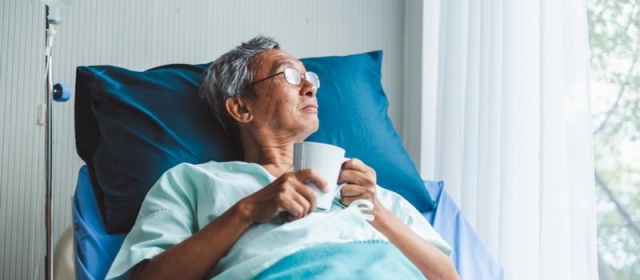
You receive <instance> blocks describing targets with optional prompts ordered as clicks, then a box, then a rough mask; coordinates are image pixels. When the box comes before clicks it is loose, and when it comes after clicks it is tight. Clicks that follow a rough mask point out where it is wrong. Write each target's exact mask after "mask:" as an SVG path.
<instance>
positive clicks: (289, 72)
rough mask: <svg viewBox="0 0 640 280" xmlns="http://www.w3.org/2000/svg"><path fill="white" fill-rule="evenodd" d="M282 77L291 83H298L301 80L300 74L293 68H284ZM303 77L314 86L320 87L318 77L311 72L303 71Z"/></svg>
mask: <svg viewBox="0 0 640 280" xmlns="http://www.w3.org/2000/svg"><path fill="white" fill-rule="evenodd" d="M284 78H285V79H286V80H287V82H288V83H290V84H292V85H299V84H300V82H301V78H302V74H300V72H298V70H296V69H293V68H287V69H284ZM304 78H305V79H307V80H308V81H309V82H311V83H312V84H313V85H314V86H315V87H316V88H320V78H318V75H317V74H316V73H313V72H307V73H304Z"/></svg>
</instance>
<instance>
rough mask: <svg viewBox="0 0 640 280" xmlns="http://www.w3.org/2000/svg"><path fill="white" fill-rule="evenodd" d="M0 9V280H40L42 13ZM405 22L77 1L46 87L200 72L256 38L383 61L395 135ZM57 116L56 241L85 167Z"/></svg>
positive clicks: (332, 8)
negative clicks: (78, 72)
mask: <svg viewBox="0 0 640 280" xmlns="http://www.w3.org/2000/svg"><path fill="white" fill-rule="evenodd" d="M249 7H250V8H249ZM0 8H1V9H0V15H1V18H0V24H1V26H0V35H1V36H0V40H1V41H0V90H1V91H2V97H3V102H2V103H1V104H0V110H1V111H0V117H1V118H2V121H1V122H0V133H2V137H1V138H0V149H2V150H1V152H2V154H1V156H0V164H1V166H0V225H2V231H1V232H0V258H1V259H0V278H1V279H41V278H42V277H41V275H42V271H41V266H42V255H43V252H44V249H43V243H44V242H43V240H44V238H43V233H42V230H43V228H44V226H43V219H42V215H43V213H44V209H43V203H42V202H43V199H44V198H43V191H44V173H43V172H44V127H42V126H37V125H36V115H37V108H38V104H41V103H44V77H45V76H44V34H45V33H44V6H43V4H42V3H41V2H40V1H36V0H3V1H1V4H0ZM404 14H405V1H397V0H348V1H344V0H324V1H321V0H304V1H295V0H272V1H259V0H236V1H232V0H225V1H222V0H219V1H209V0H110V1H99V0H82V1H81V0H77V1H75V2H74V3H72V4H71V5H69V6H68V7H66V8H65V9H63V13H62V19H63V21H62V24H61V25H60V26H59V27H58V31H59V32H58V34H57V35H56V38H55V42H54V49H53V66H54V68H53V69H54V81H56V82H64V83H67V84H69V85H70V86H71V87H73V86H74V83H75V67H76V66H79V65H94V64H112V65H119V66H123V67H127V68H131V69H135V70H144V69H147V68H150V67H154V66H158V65H161V64H167V63H176V62H182V63H202V62H208V61H211V60H213V59H215V58H216V57H218V56H219V55H220V54H222V53H223V52H225V51H227V50H229V49H230V48H232V47H234V46H236V45H238V44H239V43H240V42H242V41H246V40H248V39H249V38H251V37H253V36H255V35H258V34H262V35H268V36H272V37H274V38H275V39H276V40H278V41H279V42H280V43H281V45H282V47H283V49H285V50H287V51H289V52H290V53H292V54H293V55H296V56H299V57H309V56H324V55H346V54H351V53H357V52H365V51H371V50H378V49H382V50H383V51H384V61H383V85H384V87H385V90H386V92H387V94H388V95H389V100H390V105H391V106H390V109H389V113H390V116H391V118H392V120H393V121H394V124H395V125H396V128H397V129H398V131H399V132H400V133H401V135H402V132H403V127H402V125H403V123H405V122H404V121H403V116H404V113H403V103H404V99H403V95H404V87H405V81H404V78H403V77H404V76H403V74H404V71H405V70H404V69H405V65H404V61H405V57H404V56H405V53H404V50H405V48H404V42H405V38H404V36H405V35H404V34H405V32H404V25H405V19H404ZM53 109H54V122H53V125H54V168H53V170H54V185H53V186H54V189H55V190H54V220H53V222H54V225H55V229H54V240H57V238H58V237H59V235H60V234H61V233H62V232H63V231H64V229H65V228H66V227H67V226H69V225H70V224H71V211H70V202H71V196H72V194H73V189H74V186H75V183H76V179H77V173H78V169H79V168H80V166H81V165H82V164H83V162H82V161H81V160H80V158H79V157H78V156H77V154H76V150H75V139H74V125H73V98H72V99H71V100H70V101H69V102H66V103H56V104H54V108H53ZM414 158H415V157H414ZM38 269H40V270H38Z"/></svg>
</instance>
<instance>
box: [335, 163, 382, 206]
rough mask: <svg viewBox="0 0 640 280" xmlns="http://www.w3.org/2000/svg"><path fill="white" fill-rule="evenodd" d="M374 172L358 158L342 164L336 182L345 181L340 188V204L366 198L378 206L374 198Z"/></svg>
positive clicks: (347, 203) (348, 203)
mask: <svg viewBox="0 0 640 280" xmlns="http://www.w3.org/2000/svg"><path fill="white" fill-rule="evenodd" d="M376 180H377V179H376V172H375V170H373V168H371V167H369V166H367V165H366V164H364V163H363V162H362V161H361V160H359V159H350V160H348V161H347V162H345V163H344V164H343V165H342V172H341V173H340V176H339V177H338V183H339V184H342V183H345V184H346V185H344V186H343V187H342V189H341V190H340V194H341V196H342V199H341V200H340V203H342V205H346V206H349V205H350V204H351V203H352V202H354V201H356V200H358V199H366V200H369V201H371V202H372V203H373V205H374V210H375V208H377V207H378V204H379V203H377V202H378V200H377V198H376Z"/></svg>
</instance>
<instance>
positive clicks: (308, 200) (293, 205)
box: [238, 169, 329, 224]
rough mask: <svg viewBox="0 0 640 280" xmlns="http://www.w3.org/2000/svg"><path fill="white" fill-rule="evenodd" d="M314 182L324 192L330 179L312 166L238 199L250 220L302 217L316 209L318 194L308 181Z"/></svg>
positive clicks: (291, 173) (254, 221)
mask: <svg viewBox="0 0 640 280" xmlns="http://www.w3.org/2000/svg"><path fill="white" fill-rule="evenodd" d="M310 182H313V183H315V184H316V185H317V186H318V187H320V190H321V191H323V192H328V191H329V189H328V188H327V183H326V182H325V180H324V179H322V177H321V176H320V175H319V174H318V173H316V172H315V171H313V170H311V169H303V170H299V171H295V172H287V173H284V174H283V175H282V176H280V177H279V178H278V179H276V180H275V181H273V182H272V183H271V184H269V185H267V186H266V187H264V188H262V189H260V190H259V191H257V192H255V193H253V194H251V195H249V196H247V197H245V198H243V199H242V200H240V201H239V202H238V207H240V209H241V211H242V213H244V215H245V217H246V218H247V219H249V223H251V224H253V223H264V222H266V221H269V220H271V219H273V218H274V217H276V216H278V215H280V214H281V213H283V214H285V215H286V218H287V220H289V221H293V220H297V219H300V218H302V217H304V216H306V215H307V214H309V213H311V212H313V211H315V209H316V195H315V193H314V191H313V190H312V189H311V187H309V186H307V185H306V183H310Z"/></svg>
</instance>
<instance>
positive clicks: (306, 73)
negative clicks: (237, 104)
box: [251, 67, 320, 89]
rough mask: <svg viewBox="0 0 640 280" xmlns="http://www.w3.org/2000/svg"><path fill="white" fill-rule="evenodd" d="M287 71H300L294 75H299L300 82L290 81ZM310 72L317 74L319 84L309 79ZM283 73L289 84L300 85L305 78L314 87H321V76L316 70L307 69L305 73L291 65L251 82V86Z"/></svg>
mask: <svg viewBox="0 0 640 280" xmlns="http://www.w3.org/2000/svg"><path fill="white" fill-rule="evenodd" d="M287 71H294V74H295V73H298V75H294V76H297V77H299V78H300V80H299V82H298V83H297V84H294V83H293V82H291V81H289V79H287V77H288V76H287V75H286V72H287ZM309 73H311V74H312V75H315V76H316V80H317V81H318V84H317V85H316V84H315V83H314V82H313V81H312V80H310V79H308V78H307V75H308V74H309ZM281 74H285V75H284V80H285V81H287V83H289V84H291V85H294V86H297V85H300V84H301V83H302V79H303V78H304V79H305V80H307V81H309V82H311V84H312V85H313V86H314V87H316V88H317V89H318V88H320V77H319V76H318V74H316V73H315V72H311V71H307V72H305V73H304V74H303V73H300V71H298V70H296V69H295V68H291V67H288V68H285V69H284V70H282V71H280V72H278V73H275V74H272V75H269V76H267V77H265V78H263V79H260V80H258V81H255V82H253V83H251V86H255V85H256V84H258V83H261V82H264V81H266V80H268V79H271V78H273V77H276V76H278V75H281Z"/></svg>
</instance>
